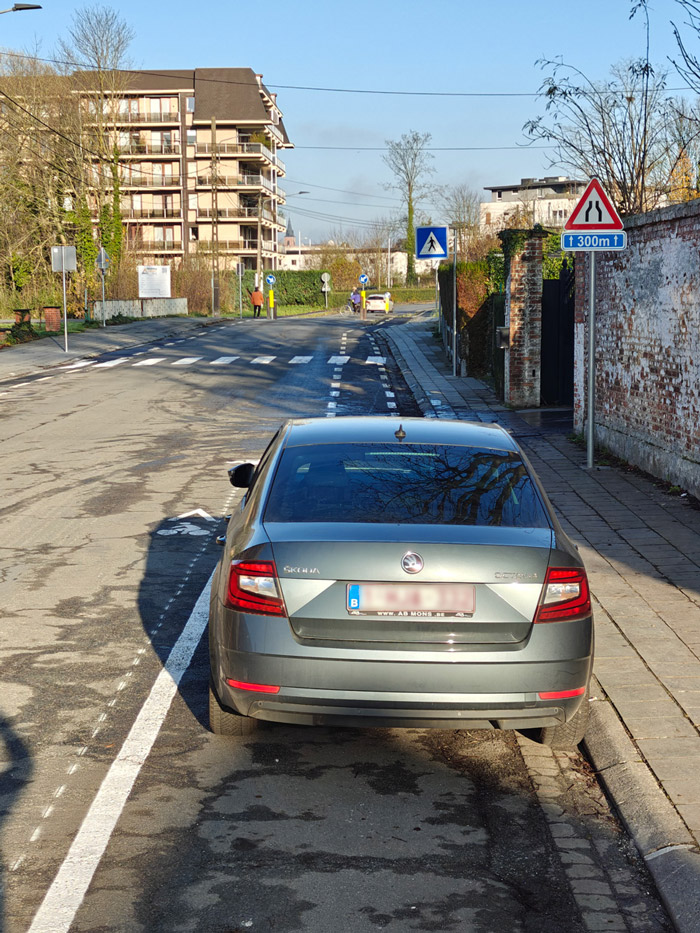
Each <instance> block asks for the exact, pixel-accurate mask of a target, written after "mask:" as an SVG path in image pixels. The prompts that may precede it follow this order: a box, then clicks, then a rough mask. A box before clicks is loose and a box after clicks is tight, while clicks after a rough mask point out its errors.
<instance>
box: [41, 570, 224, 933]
mask: <svg viewBox="0 0 700 933" xmlns="http://www.w3.org/2000/svg"><path fill="white" fill-rule="evenodd" d="M213 576H214V574H213V573H212V576H211V577H210V578H209V581H208V583H207V585H206V586H205V587H204V590H203V591H202V593H201V594H200V597H199V599H198V600H197V602H196V604H195V607H194V609H193V610H192V614H191V615H190V617H189V619H188V620H187V624H186V625H185V627H184V629H183V630H182V633H181V635H180V637H179V638H178V640H177V642H176V643H175V645H174V646H173V649H172V651H171V652H170V655H169V656H168V660H167V661H166V662H165V667H164V668H163V670H162V671H161V672H160V674H159V675H158V677H157V678H156V682H155V683H154V684H153V688H152V689H151V692H150V693H149V695H148V697H147V699H146V702H145V703H144V704H143V706H142V707H141V711H140V712H139V714H138V716H137V717H136V721H135V722H134V725H133V726H132V727H131V731H130V732H129V735H128V736H127V737H126V740H125V742H124V744H123V745H122V747H121V750H120V752H119V754H118V755H117V757H116V758H115V759H114V761H113V763H112V766H111V767H110V769H109V771H108V772H107V774H106V776H105V779H104V780H103V781H102V785H101V787H100V789H99V790H98V792H97V796H96V797H95V799H94V800H93V802H92V805H91V806H90V809H89V810H88V812H87V815H86V816H85V819H84V820H83V823H82V825H81V827H80V829H79V830H78V834H77V836H76V837H75V839H74V840H73V844H72V845H71V847H70V849H69V850H68V855H67V856H66V858H65V861H64V862H63V864H62V865H61V867H60V868H59V870H58V874H57V875H56V877H55V878H54V881H53V883H52V885H51V887H50V888H49V890H48V892H47V893H46V897H45V898H44V900H43V903H42V904H41V907H39V910H38V911H37V913H36V915H35V917H34V920H33V921H32V925H31V926H30V928H29V930H28V933H68V930H69V929H70V927H71V924H72V923H73V920H74V919H75V915H76V914H77V912H78V910H79V908H80V905H81V903H82V901H83V898H84V897H85V893H86V891H87V889H88V887H89V885H90V882H91V881H92V878H93V875H94V874H95V871H96V870H97V866H98V865H99V864H100V860H101V859H102V856H103V855H104V852H105V849H106V848H107V844H108V843H109V840H110V837H111V835H112V833H113V831H114V827H115V826H116V825H117V820H118V819H119V817H120V815H121V812H122V810H123V809H124V805H125V804H126V801H127V799H128V797H129V794H130V793H131V790H132V788H133V786H134V783H135V782H136V779H137V777H138V776H139V772H140V771H141V768H142V766H143V764H144V763H145V761H146V759H147V758H148V755H149V754H150V751H151V748H152V747H153V743H154V742H155V740H156V738H157V736H158V733H159V732H160V728H161V726H162V725H163V722H164V721H165V717H166V715H167V713H168V710H169V709H170V704H171V703H172V700H173V697H174V696H175V691H176V690H177V687H178V684H179V683H180V680H181V679H182V676H183V674H184V673H185V671H186V670H187V668H188V667H189V664H190V661H191V660H192V656H193V654H194V652H195V650H196V649H197V645H198V644H199V642H200V640H201V637H202V633H203V632H204V629H205V628H206V625H207V618H208V610H209V588H210V586H211V581H212V577H213Z"/></svg>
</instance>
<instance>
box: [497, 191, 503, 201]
mask: <svg viewBox="0 0 700 933" xmlns="http://www.w3.org/2000/svg"><path fill="white" fill-rule="evenodd" d="M496 197H497V198H498V200H499V201H500V200H501V198H502V197H503V192H502V191H497V192H496Z"/></svg>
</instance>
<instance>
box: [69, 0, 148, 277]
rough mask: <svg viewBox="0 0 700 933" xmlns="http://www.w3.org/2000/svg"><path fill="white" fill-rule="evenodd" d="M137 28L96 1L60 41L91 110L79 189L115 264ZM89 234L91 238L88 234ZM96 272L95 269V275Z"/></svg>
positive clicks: (86, 116) (85, 126)
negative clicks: (124, 115)
mask: <svg viewBox="0 0 700 933" xmlns="http://www.w3.org/2000/svg"><path fill="white" fill-rule="evenodd" d="M133 37H134V31H133V29H132V28H131V27H130V26H129V25H128V24H127V23H126V22H125V20H124V19H122V17H121V16H120V15H119V13H118V12H117V11H115V10H113V9H112V8H111V7H105V6H91V7H85V8H83V9H80V10H76V11H75V12H74V13H73V20H72V24H71V26H70V27H69V28H68V35H67V38H65V39H62V40H60V41H59V44H58V48H59V55H60V56H61V57H62V58H63V59H64V60H65V61H66V67H67V68H74V69H75V70H73V71H71V73H70V80H71V82H72V85H73V92H74V96H76V97H77V98H78V99H79V100H80V101H81V104H82V106H83V108H84V110H85V112H84V113H83V117H84V119H83V122H82V132H81V145H82V148H83V153H84V158H83V160H82V162H83V164H84V167H85V171H86V173H87V175H88V177H87V178H86V180H85V184H84V186H83V189H82V191H81V192H79V193H78V194H77V200H78V202H79V203H80V204H85V205H87V204H90V207H91V208H92V210H93V211H96V212H97V214H98V216H99V227H100V240H101V242H102V245H103V246H105V247H106V248H107V249H108V251H109V252H110V256H111V258H112V260H113V261H114V263H115V265H116V264H118V263H119V259H120V256H121V249H122V223H121V203H120V201H121V198H120V165H119V142H120V140H119V135H118V132H117V122H118V116H119V111H120V107H121V101H122V99H123V96H124V91H125V90H126V88H127V86H128V80H129V75H128V72H127V71H125V70H124V69H125V68H126V66H127V65H128V60H127V52H128V48H129V45H130V43H131V40H132V39H133ZM83 239H85V237H83ZM86 248H87V252H88V254H90V255H87V256H86V257H85V259H86V262H85V267H86V270H87V267H88V266H90V267H92V266H93V265H94V260H93V258H92V255H91V254H92V252H93V250H94V248H93V245H92V244H91V243H90V242H88V241H87V240H86ZM92 272H93V270H92V268H90V274H91V273H92Z"/></svg>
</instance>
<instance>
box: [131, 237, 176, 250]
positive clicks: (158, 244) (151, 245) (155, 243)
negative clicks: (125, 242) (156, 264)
mask: <svg viewBox="0 0 700 933" xmlns="http://www.w3.org/2000/svg"><path fill="white" fill-rule="evenodd" d="M130 245H131V244H130ZM132 249H135V250H138V252H141V253H181V252H182V243H181V241H180V240H150V241H149V240H143V241H142V242H141V243H138V244H137V245H134V246H132Z"/></svg>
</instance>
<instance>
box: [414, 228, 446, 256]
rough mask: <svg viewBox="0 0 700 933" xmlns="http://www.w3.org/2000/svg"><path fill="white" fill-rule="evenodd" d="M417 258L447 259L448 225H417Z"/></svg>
mask: <svg viewBox="0 0 700 933" xmlns="http://www.w3.org/2000/svg"><path fill="white" fill-rule="evenodd" d="M416 259H447V227H416Z"/></svg>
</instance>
